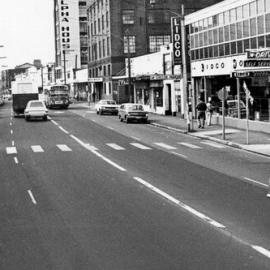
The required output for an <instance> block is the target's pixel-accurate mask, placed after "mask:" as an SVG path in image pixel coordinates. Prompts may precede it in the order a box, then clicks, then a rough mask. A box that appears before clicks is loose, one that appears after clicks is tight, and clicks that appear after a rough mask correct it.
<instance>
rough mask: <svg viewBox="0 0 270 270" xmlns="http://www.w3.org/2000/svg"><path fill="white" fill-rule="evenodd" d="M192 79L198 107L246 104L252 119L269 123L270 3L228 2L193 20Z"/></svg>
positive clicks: (255, 0)
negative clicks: (211, 102)
mask: <svg viewBox="0 0 270 270" xmlns="http://www.w3.org/2000/svg"><path fill="white" fill-rule="evenodd" d="M185 23H186V26H187V27H188V28H189V31H190V49H191V54H190V55H191V78H192V85H193V89H194V91H193V96H194V99H195V101H196V100H197V98H199V97H203V98H204V99H205V100H207V99H208V98H215V99H216V97H217V96H218V94H219V93H220V90H221V89H222V88H226V89H227V90H229V91H228V93H227V94H226V95H227V99H228V100H229V99H231V100H235V101H236V102H237V104H238V106H237V110H238V113H237V115H236V116H237V117H238V118H241V113H240V109H239V108H240V102H241V103H242V101H243V102H244V103H245V106H246V107H247V104H246V92H247V91H246V90H247V89H248V90H249V91H250V98H249V101H248V102H249V104H248V105H249V106H248V107H249V108H250V110H249V113H250V119H254V120H261V121H270V1H269V0H240V1H236V0H225V1H222V2H220V3H218V4H216V5H213V6H210V7H208V8H205V9H203V10H200V11H197V12H195V13H192V14H189V15H187V16H186V18H185Z"/></svg>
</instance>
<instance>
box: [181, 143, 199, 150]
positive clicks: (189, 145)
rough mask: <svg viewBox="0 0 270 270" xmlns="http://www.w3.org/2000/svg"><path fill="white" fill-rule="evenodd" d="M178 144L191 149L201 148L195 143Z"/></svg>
mask: <svg viewBox="0 0 270 270" xmlns="http://www.w3.org/2000/svg"><path fill="white" fill-rule="evenodd" d="M178 144H180V145H183V146H186V147H189V148H191V149H201V147H200V146H198V145H194V144H191V143H185V142H179V143H178Z"/></svg>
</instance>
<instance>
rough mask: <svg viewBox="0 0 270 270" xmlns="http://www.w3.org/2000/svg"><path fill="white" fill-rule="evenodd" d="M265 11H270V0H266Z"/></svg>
mask: <svg viewBox="0 0 270 270" xmlns="http://www.w3.org/2000/svg"><path fill="white" fill-rule="evenodd" d="M265 11H266V12H267V11H270V1H267V0H266V1H265Z"/></svg>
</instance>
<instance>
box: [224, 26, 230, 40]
mask: <svg viewBox="0 0 270 270" xmlns="http://www.w3.org/2000/svg"><path fill="white" fill-rule="evenodd" d="M224 38H225V41H229V40H230V26H229V25H226V26H224Z"/></svg>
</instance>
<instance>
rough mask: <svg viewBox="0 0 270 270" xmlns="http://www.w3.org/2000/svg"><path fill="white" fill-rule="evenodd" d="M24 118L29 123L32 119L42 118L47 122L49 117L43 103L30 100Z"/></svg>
mask: <svg viewBox="0 0 270 270" xmlns="http://www.w3.org/2000/svg"><path fill="white" fill-rule="evenodd" d="M24 116H25V120H26V121H29V120H30V119H31V118H41V119H43V120H44V121H46V120H47V117H48V110H47V108H46V106H45V103H44V102H43V101H40V100H30V101H28V103H27V105H26V108H25V110H24Z"/></svg>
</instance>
